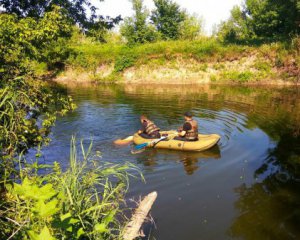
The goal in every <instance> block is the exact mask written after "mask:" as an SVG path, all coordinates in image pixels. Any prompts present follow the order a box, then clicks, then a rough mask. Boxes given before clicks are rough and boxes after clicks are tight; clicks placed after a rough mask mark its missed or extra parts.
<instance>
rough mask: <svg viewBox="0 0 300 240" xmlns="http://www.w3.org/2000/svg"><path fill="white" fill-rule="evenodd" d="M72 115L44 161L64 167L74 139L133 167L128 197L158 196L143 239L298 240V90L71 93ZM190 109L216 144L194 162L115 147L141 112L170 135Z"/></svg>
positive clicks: (93, 89) (188, 155)
mask: <svg viewBox="0 0 300 240" xmlns="http://www.w3.org/2000/svg"><path fill="white" fill-rule="evenodd" d="M69 93H70V94H71V95H72V96H73V98H74V99H75V102H76V103H77V105H78V109H77V110H76V111H75V112H73V113H71V114H69V115H67V116H65V117H62V118H60V119H58V121H57V123H56V126H55V127H54V128H53V133H52V136H51V137H52V139H53V141H52V143H51V144H50V145H49V146H48V147H46V148H45V149H44V150H43V153H44V155H45V156H47V158H45V161H46V162H53V161H59V162H61V163H62V164H63V165H66V164H67V163H68V154H69V145H70V144H69V142H70V137H71V135H72V134H76V136H77V138H79V139H84V140H86V141H88V140H89V139H91V138H93V140H94V150H100V151H101V152H102V154H103V160H106V161H111V162H118V163H120V162H124V161H129V162H131V163H134V164H137V165H138V166H139V167H140V168H141V169H142V172H143V174H144V176H145V179H146V183H143V182H141V181H140V180H133V181H131V185H130V192H129V193H128V197H129V198H131V197H135V198H137V197H138V196H140V195H145V194H147V193H149V192H151V191H154V190H155V191H157V192H158V199H157V201H156V202H155V204H154V206H153V209H152V216H153V218H154V220H155V223H156V228H152V229H151V234H150V235H149V234H148V236H147V237H148V238H149V239H159V240H184V239H187V240H199V239H205V240H206V239H216V240H219V239H264V240H265V239H272V240H273V239H300V137H299V136H300V89H297V88H284V89H279V88H270V87H267V88H266V87H264V88H251V87H233V86H227V87H224V86H171V87H169V86H166V87H164V86H154V87H153V86H149V85H145V86H124V87H123V86H85V87H84V86H77V87H70V89H69ZM187 110H191V111H193V113H194V114H195V118H196V119H197V120H198V121H199V125H200V132H201V133H217V134H219V135H221V140H220V142H219V143H218V146H216V147H214V148H213V149H211V150H209V151H205V152H200V153H192V152H177V151H171V150H170V151H168V150H147V151H145V152H143V153H141V154H138V155H132V154H131V153H130V147H129V146H128V147H117V146H114V145H113V140H115V139H117V138H120V137H121V138H122V137H126V136H128V135H132V133H134V132H135V131H136V130H137V129H138V128H139V121H138V116H139V115H140V114H141V113H145V114H147V115H149V117H150V118H151V119H152V120H153V121H155V122H156V123H157V125H159V126H160V127H161V128H162V129H166V130H167V129H177V128H178V127H179V126H180V125H181V124H182V122H183V119H182V113H183V112H185V111H187Z"/></svg>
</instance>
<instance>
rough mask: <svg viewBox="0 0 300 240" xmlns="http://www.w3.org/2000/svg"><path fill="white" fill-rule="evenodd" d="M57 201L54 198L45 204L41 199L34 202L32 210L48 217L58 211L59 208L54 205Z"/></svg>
mask: <svg viewBox="0 0 300 240" xmlns="http://www.w3.org/2000/svg"><path fill="white" fill-rule="evenodd" d="M57 203H58V200H57V199H54V200H52V201H50V202H48V203H46V204H45V203H44V202H43V201H42V200H40V201H38V202H37V203H36V204H35V207H34V209H33V211H34V212H36V213H37V214H38V215H40V216H41V217H49V216H52V215H54V214H55V213H57V212H58V211H59V209H58V208H57V207H56V206H57Z"/></svg>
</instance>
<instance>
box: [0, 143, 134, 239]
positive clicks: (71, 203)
mask: <svg viewBox="0 0 300 240" xmlns="http://www.w3.org/2000/svg"><path fill="white" fill-rule="evenodd" d="M80 146H81V154H79V153H78V150H77V149H76V140H75V138H72V140H71V149H70V164H69V167H68V168H67V170H65V171H63V170H62V169H61V168H60V165H59V164H58V163H54V165H53V168H52V170H51V171H50V172H49V173H47V174H44V175H38V174H37V171H36V168H37V167H38V165H34V166H33V165H23V164H21V165H22V166H23V167H22V168H21V169H20V171H21V173H20V176H21V179H20V182H13V183H11V184H6V193H5V195H4V199H2V203H1V212H0V216H1V217H0V232H1V233H0V234H1V235H0V237H1V239H4V238H5V239H6V238H9V237H11V238H15V239H121V233H122V228H123V226H124V224H125V218H124V217H123V214H122V210H121V204H123V203H124V201H125V193H126V191H127V189H128V185H129V181H128V179H129V177H130V176H132V175H131V174H130V173H129V172H131V171H132V170H134V171H137V168H136V167H135V166H133V165H132V164H130V163H125V164H122V165H120V164H111V163H105V162H102V160H101V159H99V154H97V155H93V154H92V143H91V144H90V145H89V147H88V148H84V147H83V144H82V143H81V145H80ZM25 166H26V167H25ZM3 200H4V201H3Z"/></svg>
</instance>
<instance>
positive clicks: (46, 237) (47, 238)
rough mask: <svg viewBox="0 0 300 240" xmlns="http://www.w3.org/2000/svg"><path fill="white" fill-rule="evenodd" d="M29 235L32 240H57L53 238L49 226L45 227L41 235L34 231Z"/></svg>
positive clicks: (29, 232)
mask: <svg viewBox="0 0 300 240" xmlns="http://www.w3.org/2000/svg"><path fill="white" fill-rule="evenodd" d="M27 234H28V236H29V239H30V240H55V238H54V237H52V235H51V233H50V231H49V229H48V227H47V226H44V228H43V229H42V231H41V233H40V234H39V235H38V234H37V233H35V232H34V231H28V232H27Z"/></svg>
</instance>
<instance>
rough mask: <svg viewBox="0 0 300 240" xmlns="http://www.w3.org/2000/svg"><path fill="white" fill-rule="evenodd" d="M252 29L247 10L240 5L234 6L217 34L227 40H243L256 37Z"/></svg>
mask: <svg viewBox="0 0 300 240" xmlns="http://www.w3.org/2000/svg"><path fill="white" fill-rule="evenodd" d="M251 30H252V29H251V28H250V27H249V24H248V18H247V16H246V15H245V12H244V11H243V10H242V9H241V8H240V7H239V6H234V7H233V8H232V10H231V16H230V18H229V19H228V21H225V22H222V23H221V25H220V27H219V32H218V34H217V35H218V37H219V38H221V39H222V40H224V41H226V42H236V41H243V40H248V39H251V38H253V37H254V33H253V31H251Z"/></svg>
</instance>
